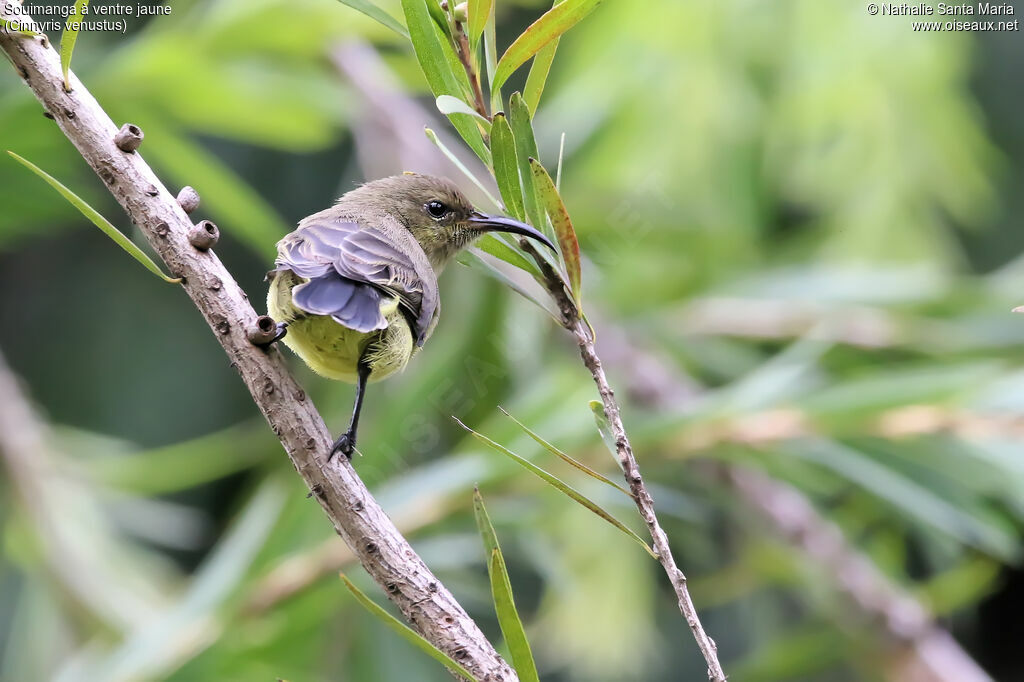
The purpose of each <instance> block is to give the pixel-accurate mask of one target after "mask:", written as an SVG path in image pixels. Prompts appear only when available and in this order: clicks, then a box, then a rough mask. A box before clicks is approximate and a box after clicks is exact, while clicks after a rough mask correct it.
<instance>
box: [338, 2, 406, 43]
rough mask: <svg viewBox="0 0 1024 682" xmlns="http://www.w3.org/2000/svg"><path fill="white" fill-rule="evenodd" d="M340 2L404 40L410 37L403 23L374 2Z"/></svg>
mask: <svg viewBox="0 0 1024 682" xmlns="http://www.w3.org/2000/svg"><path fill="white" fill-rule="evenodd" d="M338 1H339V2H341V3H342V4H343V5H348V6H349V7H351V8H352V9H354V10H358V11H360V12H362V13H363V14H365V15H366V16H368V17H370V18H371V19H375V20H377V21H379V22H380V23H382V24H384V25H385V26H387V27H388V28H390V29H391V30H392V31H394V32H395V33H397V34H398V35H400V36H402V37H403V38H408V37H409V31H407V30H406V28H405V26H402V24H401V22H400V21H398V19H395V18H394V17H393V16H391V15H390V14H388V13H387V12H385V11H384V10H382V9H381V8H380V7H377V5H375V4H373V3H372V2H369V1H368V0H338Z"/></svg>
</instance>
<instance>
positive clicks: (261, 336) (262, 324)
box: [245, 315, 277, 346]
mask: <svg viewBox="0 0 1024 682" xmlns="http://www.w3.org/2000/svg"><path fill="white" fill-rule="evenodd" d="M245 335H246V337H247V338H248V339H249V343H251V344H252V345H254V346H265V345H267V344H268V343H270V342H271V341H273V340H274V338H275V337H277V322H275V321H274V318H272V317H271V316H270V315H260V316H259V317H257V318H256V322H255V323H253V325H252V326H251V327H249V330H248V331H247V332H246V333H245Z"/></svg>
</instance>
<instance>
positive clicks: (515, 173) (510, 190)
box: [491, 112, 526, 220]
mask: <svg viewBox="0 0 1024 682" xmlns="http://www.w3.org/2000/svg"><path fill="white" fill-rule="evenodd" d="M491 157H492V159H493V164H492V166H493V170H494V179H495V181H497V183H498V191H499V192H501V199H502V201H503V202H504V203H505V210H506V211H507V212H508V213H509V214H511V216H512V217H513V218H515V219H516V220H524V219H525V218H526V214H525V213H524V212H523V187H522V184H520V182H519V165H518V161H517V160H516V142H515V138H513V137H512V129H511V128H510V127H509V125H508V121H507V120H506V119H505V114H503V113H500V112H499V113H497V114H495V115H494V121H493V122H492V123H491Z"/></svg>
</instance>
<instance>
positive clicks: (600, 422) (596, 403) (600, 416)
mask: <svg viewBox="0 0 1024 682" xmlns="http://www.w3.org/2000/svg"><path fill="white" fill-rule="evenodd" d="M589 404H590V411H591V412H592V413H593V414H594V423H595V424H597V432H598V433H599V434H601V440H603V441H604V444H605V446H607V448H608V451H609V452H610V453H612V455H613V456H614V457H615V461H616V462H617V461H619V450H618V448H617V447H616V446H615V436H613V435H612V427H611V424H609V423H608V417H607V416H606V415H605V413H604V403H602V402H601V401H600V400H591V401H590V403H589Z"/></svg>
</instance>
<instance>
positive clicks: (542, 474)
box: [452, 417, 657, 558]
mask: <svg viewBox="0 0 1024 682" xmlns="http://www.w3.org/2000/svg"><path fill="white" fill-rule="evenodd" d="M452 418H453V419H455V422H456V423H457V424H458V425H459V426H461V427H462V428H464V429H465V430H466V431H468V432H469V433H470V435H472V436H473V437H474V438H476V439H477V440H479V441H480V442H481V443H484V444H486V445H488V446H489V447H491V448H493V449H494V450H497V451H498V452H500V453H502V454H504V455H505V456H507V457H509V458H510V459H512V460H513V461H515V462H517V463H518V464H519V465H520V466H522V467H523V468H524V469H526V470H527V471H529V472H530V473H532V474H534V475H536V476H537V477H539V478H541V479H543V480H544V481H546V482H547V483H548V484H549V485H551V486H552V487H554V488H555V489H557V490H560V491H561V492H563V493H564V494H566V495H568V496H569V497H570V498H572V499H573V500H575V501H576V502H577V503H578V504H580V505H582V506H584V507H586V508H587V509H589V510H590V511H592V512H593V513H595V514H597V515H598V516H600V517H601V518H602V519H604V520H605V521H607V522H608V523H610V524H612V525H613V526H615V527H616V528H618V529H619V530H621V531H622V532H623V533H625V534H626V535H628V536H629V537H631V538H633V539H634V540H636V541H637V542H638V543H640V545H642V546H643V548H644V549H646V550H647V553H648V554H650V555H651V556H652V557H654V558H657V557H656V556H655V554H654V551H653V550H652V549H651V548H650V546H649V545H648V544H647V543H646V542H645V541H644V539H643V538H641V537H640V536H639V535H637V534H636V533H634V532H633V531H632V530H630V528H629V527H628V526H626V525H625V524H623V523H622V522H621V521H619V520H618V519H617V518H615V517H614V516H612V515H611V514H609V513H608V512H606V511H605V510H604V509H602V508H601V506H600V505H598V504H597V503H596V502H594V501H593V500H591V499H590V498H588V497H586V496H584V495H583V493H581V492H579V491H578V490H576V489H575V488H573V487H572V486H570V485H569V484H568V483H566V482H565V481H563V480H561V479H560V478H558V477H557V476H555V475H553V474H551V473H548V472H547V471H545V470H544V469H541V468H540V467H539V466H537V465H536V464H534V463H533V462H531V461H530V460H528V459H525V458H523V457H520V456H519V455H517V454H516V453H514V452H512V451H511V450H509V449H508V448H506V447H505V446H504V445H501V444H499V443H496V442H494V441H493V440H491V439H490V438H488V437H487V436H485V435H483V434H482V433H477V432H476V431H474V430H473V429H471V428H469V427H468V426H466V425H465V424H463V423H462V422H461V421H460V420H459V419H458V418H456V417H452Z"/></svg>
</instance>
